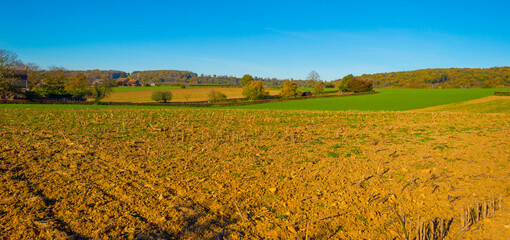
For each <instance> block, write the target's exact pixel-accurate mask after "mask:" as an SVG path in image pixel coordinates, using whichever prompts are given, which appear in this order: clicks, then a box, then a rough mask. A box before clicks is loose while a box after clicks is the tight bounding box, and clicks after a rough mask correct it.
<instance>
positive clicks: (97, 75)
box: [41, 69, 128, 82]
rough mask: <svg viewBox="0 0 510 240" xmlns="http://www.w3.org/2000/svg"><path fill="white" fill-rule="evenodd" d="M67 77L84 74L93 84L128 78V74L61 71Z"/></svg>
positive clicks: (108, 71) (105, 71)
mask: <svg viewBox="0 0 510 240" xmlns="http://www.w3.org/2000/svg"><path fill="white" fill-rule="evenodd" d="M52 71H54V70H49V71H41V73H43V74H44V73H46V72H47V73H51V72H52ZM63 71H64V72H65V73H66V75H67V76H69V77H73V76H76V75H78V74H80V73H81V74H85V76H87V77H88V78H89V81H91V82H93V81H95V80H99V79H103V78H107V79H117V78H125V77H127V76H128V73H126V72H123V71H117V70H97V69H95V70H84V71H80V70H63Z"/></svg>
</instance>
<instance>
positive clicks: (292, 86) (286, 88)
mask: <svg viewBox="0 0 510 240" xmlns="http://www.w3.org/2000/svg"><path fill="white" fill-rule="evenodd" d="M299 94H300V92H299V90H298V86H297V83H296V82H294V81H285V82H284V83H283V87H282V91H281V92H280V96H281V97H283V98H290V97H297V96H299Z"/></svg>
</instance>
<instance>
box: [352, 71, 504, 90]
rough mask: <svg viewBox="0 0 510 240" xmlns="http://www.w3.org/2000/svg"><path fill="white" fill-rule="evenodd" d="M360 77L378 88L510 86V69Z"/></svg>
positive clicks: (365, 75)
mask: <svg viewBox="0 0 510 240" xmlns="http://www.w3.org/2000/svg"><path fill="white" fill-rule="evenodd" d="M360 77H362V78H364V79H366V80H368V81H372V82H373V84H374V87H375V88H501V87H508V86H510V67H492V68H433V69H420V70H414V71H402V72H390V73H377V74H363V75H361V76H360Z"/></svg>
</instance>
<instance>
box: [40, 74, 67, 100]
mask: <svg viewBox="0 0 510 240" xmlns="http://www.w3.org/2000/svg"><path fill="white" fill-rule="evenodd" d="M67 78H68V77H67V74H66V72H65V69H64V68H61V67H50V71H48V72H46V73H45V74H44V80H43V89H44V93H45V94H46V95H57V96H58V95H65V94H67V92H66V90H65V85H66V81H67Z"/></svg>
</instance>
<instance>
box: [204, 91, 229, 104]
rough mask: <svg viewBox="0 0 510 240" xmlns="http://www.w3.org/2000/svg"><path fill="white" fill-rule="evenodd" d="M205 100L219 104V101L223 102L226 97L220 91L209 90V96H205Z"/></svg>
mask: <svg viewBox="0 0 510 240" xmlns="http://www.w3.org/2000/svg"><path fill="white" fill-rule="evenodd" d="M207 99H208V100H209V102H211V103H214V102H221V101H225V100H226V99H227V95H225V94H224V93H222V92H220V91H216V90H211V91H210V92H209V94H207Z"/></svg>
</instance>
